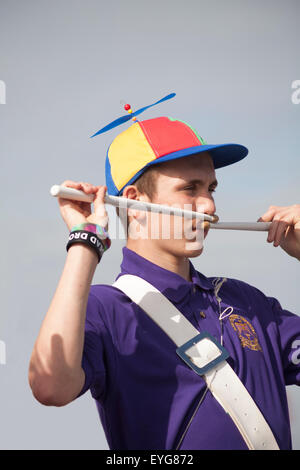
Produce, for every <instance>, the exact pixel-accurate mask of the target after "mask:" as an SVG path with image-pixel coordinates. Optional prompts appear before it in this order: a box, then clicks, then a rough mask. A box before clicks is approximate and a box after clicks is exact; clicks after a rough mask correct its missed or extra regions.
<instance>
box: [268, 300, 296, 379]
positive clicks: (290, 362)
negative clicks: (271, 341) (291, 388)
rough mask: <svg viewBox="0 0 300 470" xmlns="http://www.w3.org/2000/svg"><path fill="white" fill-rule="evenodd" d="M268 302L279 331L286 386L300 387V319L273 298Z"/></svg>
mask: <svg viewBox="0 0 300 470" xmlns="http://www.w3.org/2000/svg"><path fill="white" fill-rule="evenodd" d="M268 300H269V302H270V303H271V306H272V310H273V312H274V314H275V318H276V322H277V325H278V329H279V334H280V343H281V357H282V364H283V370H284V377H285V384H286V385H300V317H299V316H298V315H296V314H294V313H291V312H289V311H288V310H284V309H283V308H282V307H281V305H280V303H279V302H278V300H276V299H274V298H273V297H269V298H268Z"/></svg>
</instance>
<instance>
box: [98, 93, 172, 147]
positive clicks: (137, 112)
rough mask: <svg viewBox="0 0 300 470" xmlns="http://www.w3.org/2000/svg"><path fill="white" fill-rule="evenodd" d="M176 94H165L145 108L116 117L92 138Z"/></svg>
mask: <svg viewBox="0 0 300 470" xmlns="http://www.w3.org/2000/svg"><path fill="white" fill-rule="evenodd" d="M174 96H176V93H170V94H169V95H167V96H165V97H164V98H162V99H161V100H159V101H156V103H153V104H149V105H148V106H144V107H143V108H140V109H138V110H137V111H135V112H134V113H131V114H128V115H125V116H121V117H119V118H118V119H115V120H114V121H112V122H111V123H110V124H107V126H105V127H103V128H102V129H100V131H98V132H96V133H95V134H94V135H92V136H91V138H92V137H95V136H96V135H99V134H103V133H104V132H106V131H109V130H110V129H113V128H114V127H117V126H119V125H120V124H123V123H124V122H126V121H129V120H130V119H132V118H133V117H134V116H138V115H139V114H141V113H143V112H144V111H146V109H148V108H151V107H152V106H156V105H157V104H159V103H162V102H163V101H167V100H170V99H171V98H174Z"/></svg>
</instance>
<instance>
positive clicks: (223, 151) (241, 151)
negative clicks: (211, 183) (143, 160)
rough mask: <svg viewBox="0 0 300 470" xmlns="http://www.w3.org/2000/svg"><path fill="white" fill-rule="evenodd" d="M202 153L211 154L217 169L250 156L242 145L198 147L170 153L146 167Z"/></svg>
mask: <svg viewBox="0 0 300 470" xmlns="http://www.w3.org/2000/svg"><path fill="white" fill-rule="evenodd" d="M202 152H209V153H210V155H211V157H212V159H213V163H214V167H215V168H216V169H217V168H222V167H224V166H227V165H232V164H233V163H236V162H239V161H240V160H243V158H245V157H246V156H247V155H248V149H247V148H246V147H244V146H243V145H240V144H221V145H198V146H196V147H189V148H186V149H183V150H178V151H177V152H173V153H169V154H168V155H164V156H163V157H160V158H157V159H156V160H152V161H151V162H149V163H148V164H147V165H146V167H148V166H151V165H155V164H158V163H162V162H168V161H170V160H176V159H177V158H183V157H188V156H190V155H195V154H198V153H202Z"/></svg>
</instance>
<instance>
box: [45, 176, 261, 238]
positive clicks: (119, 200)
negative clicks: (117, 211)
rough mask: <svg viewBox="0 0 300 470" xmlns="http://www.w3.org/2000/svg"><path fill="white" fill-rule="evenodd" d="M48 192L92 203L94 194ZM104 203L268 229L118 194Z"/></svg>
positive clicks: (229, 225) (224, 225) (63, 189)
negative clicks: (219, 219) (222, 220)
mask: <svg viewBox="0 0 300 470" xmlns="http://www.w3.org/2000/svg"><path fill="white" fill-rule="evenodd" d="M50 194H51V195H52V196H55V197H60V198H64V199H72V200H75V201H83V202H90V203H92V202H93V201H94V199H95V195H94V194H85V193H84V192H83V191H79V190H78V189H74V188H68V187H66V186H60V185H57V184H56V185H54V186H52V187H51V189H50ZM104 201H105V203H106V204H110V205H112V206H116V207H120V208H122V207H123V208H127V209H129V208H134V209H137V210H146V211H151V212H161V213H162V214H173V215H180V216H187V217H195V218H198V219H199V218H200V219H201V220H206V221H208V222H210V228H214V229H223V230H251V231H268V230H269V227H270V222H218V223H214V222H216V216H210V215H208V214H201V213H200V212H195V211H189V210H185V209H180V208H177V207H170V206H165V205H161V204H153V203H151V202H142V201H135V200H132V199H127V198H125V197H119V196H109V195H106V196H105V198H104Z"/></svg>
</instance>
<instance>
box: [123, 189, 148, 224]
mask: <svg viewBox="0 0 300 470" xmlns="http://www.w3.org/2000/svg"><path fill="white" fill-rule="evenodd" d="M122 195H123V196H124V197H126V198H128V199H132V200H136V201H145V202H149V198H148V196H147V195H146V194H144V193H140V191H139V190H138V189H137V187H136V186H134V185H129V186H126V188H125V189H124V191H123V194H122ZM128 216H131V217H134V218H135V219H136V220H137V221H138V222H140V223H143V222H145V220H146V217H147V213H146V211H140V210H138V209H134V207H133V208H130V209H128Z"/></svg>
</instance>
